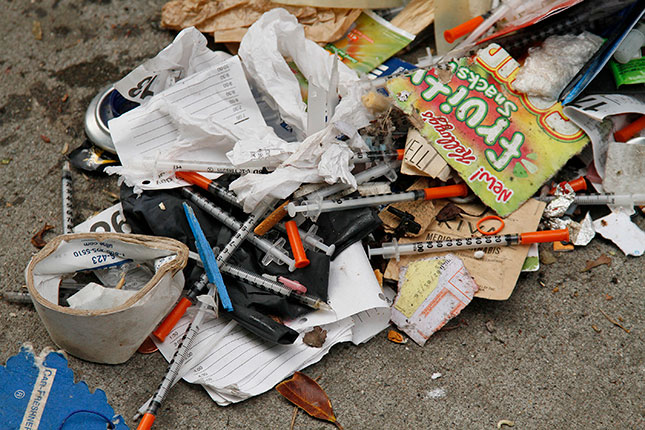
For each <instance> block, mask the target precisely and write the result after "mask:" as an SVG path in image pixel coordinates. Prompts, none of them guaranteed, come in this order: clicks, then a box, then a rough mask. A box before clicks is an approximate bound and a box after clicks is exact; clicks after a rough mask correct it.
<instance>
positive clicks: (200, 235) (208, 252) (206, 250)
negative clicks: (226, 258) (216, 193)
mask: <svg viewBox="0 0 645 430" xmlns="http://www.w3.org/2000/svg"><path fill="white" fill-rule="evenodd" d="M183 206H184V212H185V213H186V219H188V225H189V226H190V229H191V230H192V232H193V236H195V246H196V247H197V252H199V257H200V258H201V259H202V263H203V264H204V270H205V271H206V275H207V276H208V282H210V283H212V284H215V287H217V294H219V299H220V301H221V302H222V307H223V308H224V309H226V310H227V311H229V312H231V311H233V303H231V299H230V298H229V297H228V291H226V286H225V285H224V280H223V279H222V274H221V273H220V272H219V267H217V261H215V254H214V253H213V250H212V249H211V247H210V245H209V244H208V240H206V236H205V235H204V232H203V231H202V227H201V226H200V225H199V221H197V217H195V212H194V211H193V208H191V207H190V206H188V204H187V203H186V202H184V203H183Z"/></svg>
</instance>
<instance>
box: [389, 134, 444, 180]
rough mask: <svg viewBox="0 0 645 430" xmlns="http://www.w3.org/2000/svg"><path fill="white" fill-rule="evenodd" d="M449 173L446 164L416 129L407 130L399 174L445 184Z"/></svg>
mask: <svg viewBox="0 0 645 430" xmlns="http://www.w3.org/2000/svg"><path fill="white" fill-rule="evenodd" d="M451 171H452V169H451V168H450V166H449V165H448V163H446V161H445V160H444V159H443V158H442V157H441V156H440V155H439V153H438V152H437V150H436V149H434V147H433V146H432V145H431V144H430V143H429V142H428V141H427V140H426V139H425V138H424V137H423V136H421V133H419V131H418V130H417V129H416V128H411V129H410V130H408V137H407V139H406V141H405V155H404V157H403V163H402V164H401V173H403V174H404V175H417V176H430V177H432V178H437V179H439V180H441V181H444V182H445V181H447V180H448V178H449V177H450V172H451Z"/></svg>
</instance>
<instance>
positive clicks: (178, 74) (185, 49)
mask: <svg viewBox="0 0 645 430" xmlns="http://www.w3.org/2000/svg"><path fill="white" fill-rule="evenodd" d="M206 44H207V42H206V38H205V37H204V35H202V34H201V33H200V32H199V31H198V30H197V29H195V27H188V28H186V29H184V30H182V31H181V32H179V34H178V35H177V37H175V40H174V41H173V42H172V43H171V44H170V45H168V46H166V47H165V48H164V49H163V50H162V51H161V52H159V54H157V56H156V57H154V58H151V59H149V60H148V61H146V62H145V63H143V64H141V65H140V66H139V67H137V68H136V69H134V70H133V71H131V72H130V73H128V74H127V75H126V76H125V77H124V78H123V79H121V80H120V81H119V82H117V83H116V84H114V87H115V88H116V90H117V91H118V92H119V93H120V94H121V95H122V96H123V97H125V98H126V99H128V100H131V101H133V102H137V103H146V102H148V101H150V99H151V98H152V96H153V95H155V94H157V93H159V92H161V91H163V90H165V89H166V88H169V87H171V86H172V85H174V84H175V82H177V81H179V80H180V79H183V78H185V77H187V76H190V75H193V74H195V73H198V72H201V71H202V70H206V69H209V68H211V67H213V66H214V65H216V64H218V63H221V62H222V61H224V60H226V59H228V58H230V57H231V55H230V54H227V53H226V52H223V51H211V50H210V49H208V48H207V47H206Z"/></svg>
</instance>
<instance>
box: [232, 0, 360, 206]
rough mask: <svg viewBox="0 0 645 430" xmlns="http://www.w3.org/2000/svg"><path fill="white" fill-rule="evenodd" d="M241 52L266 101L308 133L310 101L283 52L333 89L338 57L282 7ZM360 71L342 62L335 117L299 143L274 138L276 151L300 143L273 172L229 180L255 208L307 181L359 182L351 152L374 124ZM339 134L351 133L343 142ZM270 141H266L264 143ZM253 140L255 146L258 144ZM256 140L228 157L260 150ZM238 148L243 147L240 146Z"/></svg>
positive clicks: (265, 17)
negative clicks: (359, 132)
mask: <svg viewBox="0 0 645 430" xmlns="http://www.w3.org/2000/svg"><path fill="white" fill-rule="evenodd" d="M239 56H240V58H241V59H242V61H243V63H244V67H245V69H246V71H247V72H248V77H249V80H250V81H252V83H253V84H254V86H255V88H256V89H257V90H258V91H259V92H260V93H262V95H263V97H264V99H265V101H267V103H268V104H269V105H270V106H272V107H273V108H275V109H277V110H278V111H279V112H280V115H281V117H282V119H283V120H284V121H285V122H286V123H287V124H288V125H289V126H291V127H292V128H293V129H294V131H295V133H296V135H297V136H304V134H305V130H306V128H307V114H306V105H305V103H304V102H303V100H302V96H301V93H300V86H299V84H298V81H297V80H296V78H295V76H294V74H293V72H292V71H291V69H290V68H289V66H288V65H287V62H286V61H285V59H284V57H290V58H291V59H293V61H294V62H295V63H296V65H297V66H298V68H299V69H300V71H301V72H302V73H303V75H304V76H305V77H306V78H307V80H308V81H309V82H310V83H312V84H314V85H316V86H318V87H320V88H329V83H330V78H331V70H332V67H333V64H334V60H333V56H331V55H329V53H328V52H327V51H325V50H324V49H322V48H321V47H320V46H318V45H317V44H316V43H314V42H312V41H310V40H308V39H306V38H305V35H304V30H303V27H302V25H301V24H299V23H298V21H297V19H296V18H295V17H294V16H293V15H291V14H289V13H288V12H287V11H286V10H284V9H281V8H277V9H273V10H271V11H269V12H267V13H265V14H264V15H263V16H262V17H261V18H260V19H259V20H258V21H257V22H256V23H255V24H253V25H252V26H251V27H250V28H249V30H248V32H247V33H246V35H245V36H244V38H243V39H242V43H241V44H240V50H239ZM358 82H359V78H358V76H357V75H356V74H355V73H354V72H353V71H352V70H351V69H349V68H348V67H347V66H345V65H344V64H343V63H338V92H339V94H340V95H341V97H342V100H341V101H340V103H339V104H338V106H336V110H335V112H334V116H333V117H332V118H331V121H330V122H329V123H328V125H327V127H326V128H324V129H323V130H321V131H319V132H317V133H314V134H312V135H310V136H307V137H306V138H305V139H304V141H302V142H301V143H300V144H299V145H297V146H295V145H293V144H287V143H286V142H284V143H283V144H282V146H280V145H279V144H278V142H277V141H275V143H276V145H274V146H273V149H274V151H275V152H274V154H277V153H278V152H277V150H278V149H279V148H283V149H285V151H284V153H282V154H281V156H283V157H284V155H285V153H286V152H288V150H286V148H287V147H289V148H290V149H291V148H297V149H296V150H295V152H293V153H292V154H290V155H289V156H288V158H286V159H285V160H284V162H283V163H282V164H281V165H280V166H279V167H278V168H277V169H276V170H275V171H274V172H272V173H271V174H268V175H259V174H247V175H245V176H243V177H241V178H239V179H237V180H236V181H234V182H233V183H232V184H231V185H230V189H231V190H233V191H235V192H236V193H237V195H238V197H239V198H240V200H242V201H243V202H244V210H245V211H250V210H251V209H252V208H253V207H255V205H257V203H258V202H260V201H261V200H263V199H264V198H265V197H267V196H271V197H274V198H278V199H282V198H285V197H287V196H289V195H290V194H291V193H292V192H293V191H295V190H296V189H297V188H298V187H299V186H300V185H301V184H302V183H303V182H321V181H323V180H324V181H326V182H327V183H335V182H337V181H341V182H344V183H347V184H351V185H352V186H356V181H355V180H354V177H353V175H352V174H351V169H352V168H353V165H352V164H351V163H349V159H350V158H351V155H352V151H356V150H367V149H368V148H367V145H365V142H363V140H362V139H361V138H360V137H357V133H356V130H357V129H359V128H362V127H365V126H367V125H368V124H369V121H370V119H371V116H370V114H369V112H368V111H367V110H366V109H365V107H364V106H363V104H362V102H361V93H362V90H361V87H360V85H358ZM339 134H344V135H346V136H347V137H350V139H349V140H347V141H345V142H343V144H340V141H339V140H337V139H336V136H338V135H339ZM263 143H265V142H262V144H263ZM254 145H256V147H255V148H254ZM258 145H259V144H258V143H257V142H253V141H248V140H247V141H239V142H238V143H237V145H236V149H234V150H233V151H232V153H229V154H228V155H229V158H230V159H232V160H235V161H236V162H237V161H238V160H236V159H235V158H234V155H235V154H236V153H237V152H236V151H240V152H242V148H243V150H244V151H246V152H247V153H248V152H252V151H254V150H255V151H259V150H261V149H262V148H260V147H258ZM238 148H239V149H238Z"/></svg>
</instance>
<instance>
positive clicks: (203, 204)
mask: <svg viewBox="0 0 645 430" xmlns="http://www.w3.org/2000/svg"><path fill="white" fill-rule="evenodd" d="M181 192H182V194H184V196H186V198H188V199H189V200H190V201H191V202H193V203H195V205H197V206H198V207H199V208H201V209H203V210H204V211H206V212H207V213H208V214H210V215H211V216H212V217H213V218H215V219H217V220H218V221H219V222H221V223H222V224H224V225H225V226H226V227H228V228H229V229H231V230H233V231H238V230H239V229H240V228H241V227H242V224H241V223H240V222H239V221H238V220H236V219H235V218H233V217H232V216H231V215H229V214H228V213H226V211H224V210H222V209H220V208H218V207H217V206H215V205H214V204H213V203H211V202H210V201H209V200H208V199H206V198H205V197H203V196H201V195H199V194H197V193H196V192H194V191H192V190H190V189H188V188H182V189H181ZM245 239H246V240H247V241H249V242H250V243H251V244H252V245H254V246H255V247H256V248H258V249H260V250H261V251H262V252H265V253H266V255H265V256H264V258H263V259H262V264H264V265H265V266H266V265H268V264H269V263H270V262H272V261H275V262H276V263H278V264H282V263H285V264H286V265H287V267H289V270H290V271H292V272H293V271H294V270H296V266H295V264H296V263H295V261H294V260H293V259H292V258H291V257H289V255H288V254H287V253H286V252H285V251H284V250H282V249H281V246H282V244H284V243H285V242H286V241H285V240H284V238H280V239H279V240H278V241H277V242H276V243H271V242H270V241H268V240H266V239H263V238H261V237H258V236H257V235H255V234H253V233H251V234H249V235H247V236H246V238H245Z"/></svg>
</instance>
